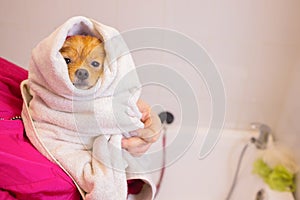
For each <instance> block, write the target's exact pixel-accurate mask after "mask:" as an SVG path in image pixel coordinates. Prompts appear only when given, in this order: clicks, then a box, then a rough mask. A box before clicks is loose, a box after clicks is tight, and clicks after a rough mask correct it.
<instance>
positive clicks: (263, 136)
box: [251, 122, 271, 149]
mask: <svg viewBox="0 0 300 200" xmlns="http://www.w3.org/2000/svg"><path fill="white" fill-rule="evenodd" d="M251 128H252V129H256V130H258V131H259V136H258V138H253V139H252V142H253V143H254V144H255V146H256V147H257V148H258V149H266V148H267V144H268V141H269V137H271V128H270V127H269V126H268V125H266V124H262V123H257V122H255V123H251Z"/></svg>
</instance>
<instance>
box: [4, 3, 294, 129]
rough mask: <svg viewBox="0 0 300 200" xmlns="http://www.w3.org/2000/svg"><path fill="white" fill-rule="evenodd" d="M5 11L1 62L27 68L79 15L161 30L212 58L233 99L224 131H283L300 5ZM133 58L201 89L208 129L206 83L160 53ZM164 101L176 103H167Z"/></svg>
mask: <svg viewBox="0 0 300 200" xmlns="http://www.w3.org/2000/svg"><path fill="white" fill-rule="evenodd" d="M1 8H2V11H1V12H0V15H1V18H0V25H1V33H0V34H1V37H0V43H1V48H0V54H1V56H3V57H5V58H7V59H9V60H11V61H13V62H15V63H17V64H19V65H21V66H23V67H25V68H26V67H27V66H28V60H29V57H30V51H31V49H32V48H33V47H34V46H35V45H36V43H37V42H39V41H40V40H41V39H42V38H44V37H45V36H47V35H48V34H49V33H50V32H51V31H53V30H54V28H56V27H57V26H58V25H60V24H61V23H63V22H64V21H65V20H66V19H67V18H69V17H71V16H74V15H85V16H89V17H91V18H95V19H97V20H98V21H101V22H103V23H105V24H108V25H111V26H114V27H116V28H118V29H119V30H120V31H127V30H130V29H133V28H137V27H149V26H150V27H152V26H155V27H164V28H169V29H173V30H176V31H178V32H180V33H183V34H185V35H187V36H188V37H190V38H192V39H193V40H195V41H196V42H198V43H199V44H201V45H202V46H203V47H204V48H205V49H206V50H207V52H208V53H209V55H210V56H211V58H212V59H213V60H214V62H215V63H216V65H217V67H218V69H219V71H220V73H221V75H222V78H223V81H224V86H225V89H226V92H227V114H226V124H225V126H226V127H229V128H248V127H249V123H250V122H253V121H260V122H264V123H268V124H269V125H270V126H272V127H275V126H276V125H277V123H278V121H279V117H280V114H279V113H280V112H281V109H282V105H283V102H284V101H285V96H286V91H287V87H288V86H289V81H290V76H291V73H292V72H291V69H292V68H293V67H294V64H295V62H296V61H297V56H298V55H297V53H298V52H299V49H300V48H299V45H300V39H299V35H300V23H298V22H299V19H300V14H299V13H300V12H299V11H300V3H299V1H296V0H295V1H288V2H286V1H279V0H278V1H270V0H264V1H260V0H255V1H246V2H245V1H237V0H230V1H208V0H206V1H179V0H175V1H174V0H172V1H171V0H164V1H161V0H154V1H151V2H148V3H146V2H145V1H133V0H131V1H130V0H127V1H123V0H112V1H96V0H94V1H89V2H88V3H86V2H83V1H73V0H72V1H71V0H66V1H59V0H54V1H51V2H50V1H49V2H42V1H39V0H30V1H17V0H12V1H4V2H2V3H1ZM16 44H18V45H16ZM133 56H134V58H135V60H136V62H137V64H146V63H149V62H156V63H163V64H166V65H168V66H170V67H172V68H174V69H176V70H178V71H179V73H180V74H183V75H184V74H185V75H186V77H187V78H188V79H189V80H191V84H193V85H195V88H196V91H195V94H196V96H197V98H198V100H199V110H200V115H201V117H200V124H201V125H204V126H205V125H207V124H209V121H210V117H211V113H210V112H211V109H210V108H211V106H212V105H211V103H210V99H209V93H208V92H207V91H206V89H205V85H204V82H203V80H201V78H199V77H196V78H195V77H194V80H193V81H192V79H193V72H192V70H191V66H190V65H188V64H187V63H185V62H182V60H180V59H179V58H177V57H174V55H170V54H168V53H162V52H160V51H142V52H136V53H133ZM197 81H198V82H197ZM198 85H199V86H198ZM154 91H156V92H157V94H155V93H153V94H152V92H151V95H149V94H146V95H145V97H147V98H149V101H150V102H152V101H155V96H156V95H159V96H160V97H161V99H163V98H164V96H163V95H161V94H163V93H164V91H162V89H155V90H154ZM154 91H153V92H154ZM153 97H154V98H153ZM165 99H170V98H169V96H168V95H166V96H165ZM163 102H166V101H164V100H162V101H161V102H158V103H163ZM168 105H169V106H170V108H169V109H173V110H174V112H175V114H176V115H180V112H179V111H178V112H177V111H175V110H176V107H178V105H175V104H168ZM166 107H167V108H168V106H166ZM177 110H178V109H177Z"/></svg>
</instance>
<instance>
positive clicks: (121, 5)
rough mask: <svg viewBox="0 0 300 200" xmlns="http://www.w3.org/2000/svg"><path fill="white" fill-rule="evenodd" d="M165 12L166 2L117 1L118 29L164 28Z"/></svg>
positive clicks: (158, 0) (156, 0)
mask: <svg viewBox="0 0 300 200" xmlns="http://www.w3.org/2000/svg"><path fill="white" fill-rule="evenodd" d="M164 11H165V5H164V1H160V0H154V1H151V2H145V1H130V0H117V27H118V28H119V29H120V30H122V31H127V30H130V29H132V28H137V27H162V26H164V18H165V13H164Z"/></svg>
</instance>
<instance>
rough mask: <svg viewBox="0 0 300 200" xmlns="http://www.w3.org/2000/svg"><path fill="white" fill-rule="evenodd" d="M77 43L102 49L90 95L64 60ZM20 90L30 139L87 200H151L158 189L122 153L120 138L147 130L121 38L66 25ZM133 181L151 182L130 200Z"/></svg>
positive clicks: (80, 24)
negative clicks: (71, 41)
mask: <svg viewBox="0 0 300 200" xmlns="http://www.w3.org/2000/svg"><path fill="white" fill-rule="evenodd" d="M72 35H91V36H95V37H98V38H99V39H101V40H102V41H103V42H104V49H105V52H106V58H105V61H104V72H103V76H102V77H101V78H100V79H99V80H98V82H97V83H96V85H95V86H93V87H92V88H90V89H87V90H81V89H78V88H76V87H75V86H74V85H73V84H72V82H71V81H70V78H69V75H68V68H67V64H66V62H65V60H64V58H63V57H62V55H61V54H60V52H59V50H60V49H61V47H62V45H63V43H64V41H65V39H66V38H67V37H68V36H72ZM21 90H22V95H23V99H24V105H23V111H22V118H23V121H24V126H25V130H26V134H27V136H28V138H29V139H30V141H31V142H32V144H33V145H34V146H35V147H36V148H37V149H38V150H39V151H40V152H41V153H42V154H43V155H45V156H46V157H47V158H48V159H50V160H52V161H53V162H56V163H57V164H58V165H60V166H61V167H62V168H63V169H64V170H65V171H66V173H67V174H68V175H69V176H70V177H71V178H72V179H73V180H74V182H75V184H76V185H77V187H78V188H79V190H80V191H81V194H82V196H83V198H84V199H87V200H89V199H91V200H98V199H101V200H124V199H127V198H130V199H141V200H145V199H153V197H154V194H155V186H154V184H153V181H152V180H151V178H150V177H149V176H147V174H146V173H143V172H144V171H143V170H144V166H143V165H142V163H144V162H141V161H143V159H142V158H139V159H136V158H133V157H132V156H131V155H129V153H128V152H126V151H125V150H122V148H121V139H122V137H123V136H124V135H126V136H130V134H131V133H132V132H133V131H135V130H137V129H139V128H143V123H142V122H141V121H140V118H141V116H142V115H141V113H140V112H139V109H138V107H137V105H136V103H137V100H138V98H139V95H140V82H139V80H138V77H137V74H136V71H135V65H134V62H133V60H132V57H131V55H130V53H129V52H128V49H127V46H126V44H125V42H124V41H123V39H122V37H121V35H120V34H119V32H118V31H117V30H115V29H114V28H111V27H109V26H106V25H103V24H100V23H98V22H96V21H94V20H92V19H89V18H85V17H81V16H78V17H73V18H71V19H69V20H67V21H66V22H65V23H64V24H62V25H61V26H60V27H59V28H57V29H56V30H55V31H54V32H53V33H52V34H50V35H49V36H48V37H47V38H45V39H44V40H42V41H41V42H40V43H39V44H38V45H37V46H36V47H35V48H34V49H33V51H32V58H31V62H30V66H29V77H28V80H26V81H24V82H23V83H22V85H21ZM129 179H141V180H143V181H144V182H145V185H144V187H143V189H142V191H141V192H140V193H139V194H137V195H133V196H130V197H128V196H127V180H129Z"/></svg>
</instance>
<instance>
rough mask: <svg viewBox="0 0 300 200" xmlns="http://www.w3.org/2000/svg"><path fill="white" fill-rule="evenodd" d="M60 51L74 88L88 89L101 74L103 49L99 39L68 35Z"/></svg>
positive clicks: (103, 56) (103, 57)
mask: <svg viewBox="0 0 300 200" xmlns="http://www.w3.org/2000/svg"><path fill="white" fill-rule="evenodd" d="M60 53H61V54H62V56H63V57H64V59H65V60H66V63H67V65H68V72H69V77H70V80H71V82H72V83H73V85H74V86H75V87H76V88H79V89H89V88H91V87H93V86H94V85H95V84H96V83H97V80H98V79H99V78H100V77H101V76H102V74H103V62H104V59H105V51H104V46H103V43H102V42H101V40H100V39H98V38H96V37H92V36H83V35H75V36H71V37H68V38H67V39H66V41H65V42H64V44H63V47H62V48H61V49H60ZM98 64H99V65H98Z"/></svg>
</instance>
